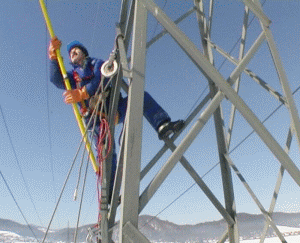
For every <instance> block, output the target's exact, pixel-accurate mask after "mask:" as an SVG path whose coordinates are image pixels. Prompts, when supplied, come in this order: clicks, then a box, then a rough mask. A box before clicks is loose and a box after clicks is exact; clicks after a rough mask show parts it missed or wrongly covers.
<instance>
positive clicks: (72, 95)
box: [63, 86, 90, 104]
mask: <svg viewBox="0 0 300 243" xmlns="http://www.w3.org/2000/svg"><path fill="white" fill-rule="evenodd" d="M63 96H64V97H65V99H64V102H65V103H66V104H73V103H78V102H81V101H83V100H87V99H88V98H90V96H89V94H88V92H87V91H86V88H85V86H84V87H83V88H81V89H72V90H67V91H65V92H64V93H63Z"/></svg>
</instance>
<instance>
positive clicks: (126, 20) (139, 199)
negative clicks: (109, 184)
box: [101, 0, 300, 243]
mask: <svg viewBox="0 0 300 243" xmlns="http://www.w3.org/2000/svg"><path fill="white" fill-rule="evenodd" d="M218 2H219V1H216V2H214V1H213V0H210V1H209V13H205V10H204V9H205V6H204V1H201V0H194V1H193V4H194V7H193V8H192V9H190V10H189V11H188V12H186V13H183V15H182V16H181V17H180V18H178V19H177V20H175V21H173V20H171V19H170V18H169V17H168V16H167V15H166V13H165V12H164V11H163V10H162V9H161V8H160V7H159V6H158V5H157V4H156V3H155V2H154V1H153V0H131V1H130V0H123V1H122V7H121V15H120V22H119V25H118V26H117V33H118V37H117V43H118V48H119V63H120V67H121V68H120V70H119V71H120V72H119V77H118V78H117V80H118V82H117V84H118V85H117V88H116V90H117V92H116V93H118V90H119V88H120V87H121V86H122V87H123V89H124V90H126V91H127V92H128V96H129V99H128V110H127V116H126V122H125V128H124V133H123V137H122V143H121V149H120V154H119V158H118V168H117V173H116V180H115V186H114V192H113V197H112V203H111V206H110V207H107V205H106V206H105V201H103V203H104V205H103V207H102V211H101V213H102V222H101V235H102V242H103V243H108V242H112V240H111V234H112V233H111V232H112V230H111V229H112V228H113V227H114V225H115V220H116V209H117V207H120V208H121V216H120V229H119V242H135V243H136V242H150V241H149V240H148V239H147V238H146V237H145V236H144V235H143V234H142V233H141V232H140V231H139V229H138V217H139V214H140V213H141V212H142V210H143V209H144V208H145V206H146V205H147V204H148V203H150V202H151V198H152V197H153V195H154V194H155V193H156V191H157V190H158V188H159V187H160V186H161V185H162V183H163V182H164V181H165V180H166V178H167V177H168V175H169V174H170V173H171V172H172V169H173V168H174V167H175V165H176V164H177V163H178V162H180V163H181V165H182V166H183V167H184V169H185V170H186V171H187V172H188V174H189V175H190V176H191V177H192V178H193V180H194V181H195V183H196V184H197V185H198V186H199V188H200V189H201V190H202V191H203V192H204V194H205V195H206V196H207V198H208V199H209V200H210V201H211V203H212V204H213V205H214V206H215V208H216V209H217V210H218V211H219V213H220V214H221V215H222V216H223V218H224V220H225V221H226V222H227V224H228V229H227V231H226V232H224V234H223V236H222V237H221V238H220V239H219V242H225V240H226V239H229V242H231V243H233V242H239V232H238V225H237V219H236V206H235V193H238V192H236V191H234V188H233V180H232V172H234V173H236V175H237V177H238V178H239V179H240V180H241V182H242V184H243V185H244V186H245V188H246V190H247V191H248V193H249V195H250V196H251V197H252V199H253V201H254V203H255V204H256V205H257V206H258V208H259V209H260V211H261V213H262V215H263V216H264V217H265V221H266V224H265V227H264V229H263V235H262V237H261V242H263V241H264V238H265V235H266V232H267V230H268V228H269V227H272V228H273V229H274V231H275V232H276V234H277V236H278V237H279V238H280V240H281V241H282V242H286V241H285V239H284V236H283V235H282V234H281V233H280V231H279V230H278V228H277V226H276V224H275V223H274V221H273V220H272V213H273V211H274V207H275V204H276V199H277V195H278V193H279V189H280V185H281V182H282V179H283V174H284V172H285V171H286V172H287V173H289V174H290V176H291V177H292V179H293V180H294V181H295V183H296V184H298V186H300V170H299V168H298V167H297V166H296V164H295V163H294V161H293V160H292V159H291V158H290V156H289V155H288V152H289V149H290V146H291V141H292V137H293V136H294V137H295V138H296V140H297V142H298V145H300V121H299V115H298V111H297V108H296V105H295V102H294V99H293V94H292V92H291V89H290V86H289V83H288V80H287V77H286V74H285V71H284V68H283V65H282V63H281V61H280V57H279V53H278V51H277V49H276V46H275V42H274V39H273V36H272V33H271V30H270V28H269V27H270V24H271V21H270V20H269V19H268V17H267V16H266V15H265V13H264V11H263V9H262V6H261V4H260V2H259V0H243V3H244V5H245V7H244V22H243V28H242V31H241V33H242V34H241V37H240V38H241V40H242V41H241V42H240V43H241V44H240V50H239V56H238V59H236V58H234V57H232V56H231V55H230V54H229V53H227V52H226V51H224V50H222V49H221V48H220V47H219V46H218V45H217V44H216V43H214V40H213V39H211V29H212V20H213V12H214V5H217V4H218ZM250 12H252V14H254V16H255V18H256V19H257V20H258V21H259V22H260V25H261V30H260V31H261V33H260V34H259V35H258V38H257V39H256V40H255V41H254V42H253V43H252V44H251V45H250V48H248V49H246V45H245V43H246V39H247V38H246V37H247V26H248V19H249V13H250ZM148 14H151V15H153V16H154V18H156V20H157V21H158V22H159V23H160V24H161V25H162V26H163V27H164V31H163V32H161V33H160V34H158V35H157V36H156V37H154V38H153V39H152V40H151V41H149V42H148V43H147V31H146V30H147V15H148ZM191 14H196V16H197V21H198V26H199V32H200V36H201V43H202V49H203V51H200V50H199V49H198V48H197V47H196V45H195V44H194V43H193V42H192V41H191V40H190V39H189V38H188V37H187V36H186V35H185V33H184V32H183V31H182V30H181V29H180V28H179V27H178V26H177V24H178V23H179V22H181V21H184V20H185V18H186V17H188V16H190V15H191ZM167 34H168V35H170V36H171V37H172V38H173V40H174V41H175V42H176V43H177V44H178V46H179V47H180V48H181V49H182V50H183V51H184V53H186V55H187V57H188V58H189V59H190V60H191V61H192V63H193V64H194V65H195V67H196V68H197V69H198V70H199V71H200V72H201V73H202V74H203V76H204V77H205V78H206V79H207V82H208V85H209V90H210V92H209V94H208V95H207V96H206V97H204V98H203V99H202V100H201V102H200V104H199V105H198V106H197V107H196V108H195V109H194V110H193V112H192V113H191V114H190V115H189V117H188V118H187V119H186V123H185V128H186V127H188V125H189V124H191V126H190V128H189V130H188V131H187V132H186V135H185V137H184V138H182V139H181V141H179V142H178V145H177V146H176V145H175V144H174V141H175V139H177V138H178V137H179V135H180V133H181V132H180V133H179V134H175V135H174V136H172V137H171V138H167V139H165V140H164V146H163V147H162V148H161V150H160V151H159V152H158V153H157V154H156V156H155V157H154V158H153V159H152V160H151V161H150V162H149V163H148V164H147V165H146V166H145V167H144V168H143V169H142V170H141V147H142V146H141V144H142V118H143V114H142V111H143V96H144V81H145V64H146V50H147V49H148V48H150V46H151V45H152V44H153V43H154V42H156V41H158V40H159V39H160V38H161V37H162V36H164V35H167ZM262 43H267V45H268V47H269V50H270V54H271V56H272V58H273V61H274V66H275V69H276V72H277V74H278V76H279V81H280V84H281V88H282V90H283V94H282V95H281V94H280V93H279V92H277V91H276V90H275V89H273V88H272V87H271V86H270V85H269V84H267V83H266V82H265V81H263V80H262V79H261V78H259V77H258V76H257V75H256V74H255V73H254V72H252V71H250V70H249V69H247V68H246V67H247V65H248V64H249V62H250V61H251V59H252V58H253V57H254V55H255V54H256V53H257V52H258V51H259V49H260V47H261V45H262ZM157 44H159V42H158V43H157ZM130 45H131V46H130ZM248 45H249V43H248ZM128 50H131V53H129V52H128ZM213 51H215V52H217V53H219V54H220V55H222V56H224V57H225V58H226V59H227V61H229V62H231V63H233V64H234V65H235V66H236V67H235V68H234V70H233V71H232V73H231V74H230V75H229V77H228V78H227V79H224V77H223V75H221V73H220V72H219V71H218V70H217V69H216V67H215V66H214V52H213ZM129 62H130V63H129ZM242 73H244V74H246V75H248V76H250V77H251V78H252V79H253V81H255V82H257V83H258V85H260V87H261V88H263V89H264V90H266V91H267V92H268V93H269V94H271V95H272V96H274V97H275V99H276V100H278V101H280V102H281V104H282V105H283V106H284V107H285V109H286V110H287V111H288V113H289V115H290V130H289V134H288V135H287V140H286V147H285V148H282V147H281V146H280V144H279V142H278V141H276V139H275V138H274V137H273V136H272V135H271V133H270V132H269V131H268V129H267V128H266V127H265V125H264V124H263V122H262V121H260V119H258V117H257V115H256V114H255V112H254V111H252V110H251V109H250V107H249V106H248V105H247V104H246V102H245V101H244V100H243V98H242V97H240V96H239V95H238V92H239V86H240V82H241V74H242ZM122 76H123V77H124V78H127V79H128V83H129V84H130V85H129V87H127V85H126V83H125V82H124V81H122V78H121V77H122ZM122 82H123V83H122ZM224 99H227V101H228V102H230V103H231V115H230V122H229V124H228V127H229V129H228V131H226V129H225V126H224V119H223V115H222V105H221V102H222V101H223V100H224ZM236 111H239V113H240V114H242V116H243V117H244V118H245V120H246V121H247V122H248V124H249V125H250V126H251V127H252V128H253V130H254V132H255V133H256V134H257V135H258V137H259V138H260V139H261V141H263V143H264V144H265V145H266V146H267V147H268V148H269V150H270V151H271V153H272V154H273V155H274V156H275V157H276V159H277V160H278V162H279V163H280V164H281V168H280V170H279V174H278V179H277V183H276V185H275V190H274V197H273V199H272V201H271V205H270V208H269V209H265V208H264V207H263V205H262V204H261V202H260V201H259V199H258V198H257V197H256V195H255V193H254V192H253V190H252V189H251V188H250V186H249V184H248V183H247V182H246V180H245V178H244V177H243V176H242V174H241V172H240V171H239V169H238V168H237V166H236V165H235V163H234V161H233V159H232V158H231V157H230V155H229V147H230V143H231V138H232V130H233V127H234V121H235V113H236ZM196 117H198V118H196ZM210 118H213V120H214V124H215V133H216V138H217V151H215V153H216V154H218V155H219V161H220V169H221V177H222V183H223V193H224V202H225V205H223V204H222V203H221V202H220V201H219V200H218V199H217V197H216V196H215V195H214V193H213V192H212V191H211V190H210V188H209V187H208V186H207V185H206V183H205V182H204V181H203V179H202V178H201V176H200V175H199V174H198V173H197V171H196V170H195V169H194V168H193V166H192V165H191V163H189V161H188V160H187V158H185V157H184V153H185V152H186V151H187V150H188V149H189V147H190V146H191V144H192V143H193V142H194V141H195V139H196V137H197V136H198V135H199V134H200V133H201V131H202V130H203V128H204V127H205V125H206V124H207V121H208V120H209V119H210ZM111 124H112V123H111ZM167 150H170V151H172V154H171V155H170V157H169V158H168V159H167V160H166V161H165V162H164V164H163V166H162V167H161V169H160V170H159V172H158V173H157V174H156V175H155V176H154V178H153V179H152V181H151V182H150V183H149V185H148V186H146V188H145V189H144V191H142V192H141V194H140V181H141V179H143V177H144V176H145V175H146V174H147V173H148V172H149V171H150V170H151V168H152V167H153V166H154V165H155V164H156V162H157V161H158V160H159V159H160V158H161V157H162V155H163V154H164V153H165V152H166V151H167ZM103 188H104V189H105V185H104V186H103ZM104 189H103V190H104ZM120 192H121V197H120V198H121V200H119V194H120ZM119 202H120V205H119Z"/></svg>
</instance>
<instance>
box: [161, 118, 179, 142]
mask: <svg viewBox="0 0 300 243" xmlns="http://www.w3.org/2000/svg"><path fill="white" fill-rule="evenodd" d="M183 126H184V121H183V120H178V121H174V122H171V121H170V122H166V123H164V124H162V125H160V126H159V128H158V138H159V139H160V140H164V139H166V138H167V137H169V136H170V135H171V134H172V133H176V132H179V131H180V130H181V129H182V128H183Z"/></svg>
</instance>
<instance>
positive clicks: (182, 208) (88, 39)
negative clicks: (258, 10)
mask: <svg viewBox="0 0 300 243" xmlns="http://www.w3.org/2000/svg"><path fill="white" fill-rule="evenodd" d="M192 2H193V1H167V2H165V0H161V1H157V3H158V5H159V6H161V7H163V6H165V7H164V10H165V11H166V13H167V14H168V15H169V16H170V17H171V18H172V19H173V20H175V19H176V18H178V17H179V16H180V15H181V14H183V13H185V12H186V11H187V10H189V9H190V8H191V7H192ZM207 2H208V1H205V3H206V5H207ZM216 2H217V6H216V7H215V16H216V18H215V19H214V21H213V27H212V41H213V42H215V43H217V45H219V46H220V47H221V48H223V49H224V50H225V51H227V52H229V51H230V50H231V48H232V46H233V45H234V44H235V43H236V41H237V40H238V38H239V37H240V33H241V26H242V19H243V8H244V7H243V6H244V5H243V3H242V2H241V1H233V0H232V1H225V0H224V1H216ZM0 7H1V8H0V16H1V17H0V21H1V22H0V33H1V35H0V41H1V42H0V43H1V45H0V51H1V54H2V56H1V58H0V65H1V68H0V72H1V77H2V78H1V85H0V93H1V95H0V105H1V109H2V113H3V114H4V119H5V120H4V119H3V116H2V114H1V118H0V134H1V143H0V144H1V152H0V163H1V172H2V173H3V175H4V177H5V179H6V180H7V182H8V184H9V186H10V189H11V190H12V192H13V193H14V196H15V198H16V200H17V202H18V204H19V205H20V207H21V209H22V211H23V213H24V215H25V216H26V218H27V220H28V221H29V223H32V224H38V225H41V224H42V225H43V226H47V224H48V222H49V220H50V217H51V214H52V212H53V209H54V207H55V201H56V200H57V197H58V195H59V192H60V190H61V188H62V185H63V183H64V180H65V177H66V175H67V172H68V170H69V167H70V164H71V162H72V160H73V157H74V155H75V153H76V150H77V148H78V145H79V143H80V133H79V129H78V128H77V124H76V121H75V118H74V115H73V112H72V109H71V107H70V106H68V105H65V104H64V103H63V99H62V91H61V90H58V89H56V88H55V87H54V86H53V85H52V84H50V83H49V78H48V74H49V73H48V67H49V63H48V59H47V48H48V43H49V34H48V32H47V29H46V26H45V23H44V19H43V16H42V13H41V10H40V6H39V3H38V1H35V0H19V1H10V2H5V1H3V2H1V4H0ZM47 7H48V11H49V15H50V17H51V21H52V24H53V28H54V31H55V33H56V35H57V36H58V37H59V38H60V39H61V40H62V42H63V46H62V49H61V50H62V55H63V56H64V60H65V64H66V67H67V68H70V66H69V64H68V57H67V51H66V45H67V44H68V43H69V42H71V41H73V40H74V39H76V40H79V41H81V42H82V43H84V44H85V45H86V47H87V48H88V50H89V53H90V56H92V57H99V58H102V59H104V60H105V59H107V58H108V57H109V54H110V52H111V51H112V49H113V47H114V38H115V34H116V33H115V23H116V22H117V21H118V18H119V12H120V3H119V2H118V1H106V0H101V1H97V0H90V1H63V0H56V1H47ZM299 9H300V2H299V1H296V0H294V1H292V0H291V1H266V3H265V4H264V11H265V12H266V14H267V16H268V17H269V18H270V19H271V20H272V24H271V27H270V28H271V30H272V33H273V35H274V38H275V41H276V44H277V48H278V50H279V53H280V55H281V58H282V62H283V65H284V67H285V70H286V74H287V77H288V79H289V82H290V86H291V89H292V90H295V89H296V88H297V87H298V86H299V76H300V71H299V70H300V67H299V33H300V32H299V29H300V28H299ZM252 16H253V15H252V14H251V15H250V19H252ZM148 20H149V23H148V39H149V40H150V39H151V38H152V37H153V36H155V34H157V33H159V32H160V31H161V29H162V28H161V27H160V25H157V24H156V21H155V20H154V18H153V17H152V16H151V15H149V18H148ZM179 26H180V28H181V29H182V30H183V31H184V32H185V33H186V34H187V36H188V37H189V38H190V39H191V40H192V41H193V42H194V43H196V45H197V46H198V47H199V49H201V46H200V38H199V31H198V29H197V22H196V19H195V14H192V15H191V16H190V17H189V18H187V19H186V20H185V21H183V22H182V23H180V24H179ZM260 32H261V28H260V26H259V24H258V22H257V20H255V21H253V23H252V24H251V26H250V28H249V32H248V40H247V48H249V47H250V46H251V44H252V43H253V41H254V40H255V39H256V38H257V36H258V35H259V33H260ZM237 50H238V48H237V49H235V50H234V51H233V52H232V55H233V56H234V57H237V56H238V51H237ZM222 62H223V58H221V57H220V56H219V55H218V54H217V53H215V64H216V67H217V68H219V67H220V65H221V63H222ZM233 68H234V66H233V65H232V64H230V63H229V62H226V63H225V64H224V65H223V66H222V68H221V69H220V71H221V73H222V75H223V76H224V78H227V77H228V75H230V73H231V72H232V70H233ZM248 68H249V69H251V70H252V71H254V72H255V73H257V74H258V75H259V76H260V77H261V78H262V79H263V80H264V81H266V82H267V83H268V84H270V85H271V86H272V87H273V88H274V89H276V90H277V91H278V92H280V93H282V91H281V87H280V85H279V82H278V78H277V74H276V72H275V69H274V66H273V64H272V59H271V56H270V54H269V50H268V47H267V45H266V44H263V45H262V47H261V49H260V51H259V52H258V53H257V55H256V56H255V58H254V59H253V60H252V61H251V62H250V64H249V66H248ZM242 78H243V82H242V85H241V90H240V95H241V96H242V97H243V98H244V100H245V101H246V103H247V104H248V105H249V106H250V107H251V108H252V109H253V111H254V112H255V113H256V115H257V116H258V117H259V118H260V119H261V120H263V119H265V118H266V117H267V116H268V115H269V114H270V113H271V112H272V111H273V110H274V109H275V108H276V107H277V106H278V105H279V103H278V101H277V100H275V99H274V98H273V97H272V96H270V95H269V94H268V93H267V92H265V91H264V90H262V89H261V88H260V87H258V86H257V85H256V84H255V83H254V82H253V81H252V80H251V79H249V78H248V77H247V76H246V75H243V77H242ZM206 87H207V82H206V80H205V79H204V77H203V76H202V75H201V74H200V73H199V71H198V70H197V69H196V68H195V67H194V66H193V64H192V63H191V61H190V60H189V59H188V58H187V57H185V55H184V53H183V52H182V50H181V49H180V48H179V47H178V46H177V45H176V43H175V42H174V41H173V40H172V39H171V38H170V37H169V36H165V37H163V38H162V39H161V40H160V41H159V42H157V43H155V44H154V45H153V46H152V47H151V48H150V49H149V50H148V52H147V64H146V86H145V89H146V90H147V91H148V92H149V93H151V94H152V95H153V97H154V98H155V99H156V100H157V101H158V102H159V103H160V104H161V105H162V106H163V107H164V108H165V109H166V111H167V112H168V113H169V114H170V116H171V117H172V119H173V120H175V119H185V118H186V117H187V115H188V114H189V112H190V110H191V108H192V107H193V105H194V104H195V102H196V101H197V99H198V98H199V96H200V94H201V93H202V92H203V91H204V90H205V89H206ZM206 94H207V90H206V91H205V95H206ZM203 97H204V96H202V98H203ZM295 102H296V105H297V107H298V109H299V94H298V93H297V94H295ZM222 105H223V106H224V119H225V122H228V113H229V110H230V109H229V107H230V106H229V102H228V101H226V100H224V101H223V102H222ZM288 124H289V118H288V112H287V111H286V109H283V108H282V109H280V110H279V111H278V112H276V114H274V115H273V116H272V117H271V118H270V119H269V120H268V121H267V122H266V123H265V125H266V126H267V128H268V129H269V130H270V132H271V133H272V135H273V136H274V137H275V138H276V139H277V140H278V141H279V143H280V144H281V145H282V146H284V144H285V140H286V136H287V129H288ZM213 127H214V124H213V121H212V119H210V120H209V122H208V123H207V125H206V126H205V128H204V129H203V131H202V133H201V134H200V135H199V136H198V137H197V139H196V141H195V142H194V143H193V145H192V146H191V147H190V149H189V150H188V151H187V152H186V153H185V156H186V158H187V159H188V160H189V162H190V163H191V164H192V165H193V166H194V168H195V169H196V170H197V171H198V173H199V174H200V175H204V174H205V173H206V172H207V171H209V170H210V169H211V168H212V167H213V166H214V165H215V164H216V163H218V156H217V152H216V151H217V150H216V149H217V144H216V138H215V133H214V129H213ZM189 128H190V127H188V128H187V130H188V129H189ZM143 129H144V130H143V135H144V136H143V150H142V167H144V166H145V165H146V164H147V162H148V161H149V160H151V158H152V157H153V156H154V155H155V154H156V152H157V151H158V150H159V149H160V148H161V147H162V145H163V143H162V142H161V141H159V140H158V139H157V135H156V133H155V132H154V130H153V129H152V128H151V127H150V126H149V124H148V123H147V122H146V121H144V128H143ZM7 130H8V131H9V133H7ZM119 130H120V128H119ZM119 130H117V133H118V132H119ZM251 131H252V129H251V127H250V126H249V125H248V124H247V123H246V122H245V120H244V119H243V118H242V117H241V115H240V114H239V113H238V114H237V118H236V127H235V130H234V133H233V138H232V144H231V149H232V148H234V147H235V146H236V145H237V144H239V143H240V141H242V140H243V139H244V138H245V137H246V136H247V135H248V134H249V133H250V132H251ZM185 134H186V132H183V135H182V136H180V137H179V141H180V140H181V139H182V137H183V136H184V135H185ZM117 136H118V135H117ZM10 141H12V143H13V147H12V144H11V142H10ZM178 143H179V142H178V141H176V144H178ZM168 156H170V152H167V153H166V155H165V156H164V157H163V158H162V160H161V161H160V162H159V163H158V164H157V166H155V168H153V170H152V171H151V172H150V173H149V175H147V176H146V177H145V178H144V180H143V181H142V184H141V191H142V190H143V189H144V188H145V187H146V185H147V183H149V181H150V180H151V179H152V178H153V176H154V175H155V174H156V173H157V171H158V169H159V168H160V167H161V165H162V164H163V163H164V162H165V161H166V159H167V158H168ZM231 157H232V159H233V161H234V162H235V163H236V165H237V166H238V168H239V169H240V170H241V172H242V174H243V175H244V177H245V179H246V180H247V181H248V182H249V184H250V186H251V187H252V188H253V190H254V192H255V193H256V194H257V196H258V198H259V199H260V200H261V202H262V204H263V205H264V207H265V208H268V207H269V204H270V201H271V197H272V194H273V188H274V186H275V182H276V178H277V174H278V170H279V163H278V161H276V159H275V158H274V156H273V155H272V154H271V153H270V152H269V150H268V148H267V147H266V146H265V145H263V144H262V142H261V141H260V139H259V138H258V137H257V136H256V135H252V136H251V137H250V138H249V139H248V140H247V141H246V142H244V143H243V144H242V145H241V146H240V147H239V148H238V149H236V150H235V151H234V152H232V154H231ZM291 158H292V159H293V160H294V162H295V163H296V165H297V166H298V167H300V164H299V146H298V145H297V143H296V141H293V144H292V148H291ZM19 167H20V168H21V169H22V172H23V175H24V178H25V181H26V184H27V187H28V191H29V192H30V194H31V196H32V199H33V202H34V204H35V206H36V209H37V212H38V215H37V214H36V212H35V210H34V206H33V204H32V202H31V200H30V198H29V195H28V193H27V190H26V185H24V182H23V179H22V175H21V173H20V170H19ZM78 169H79V163H77V166H76V168H75V171H74V172H73V174H72V175H71V178H70V182H69V183H68V185H67V189H66V193H65V194H64V195H63V198H62V202H61V204H60V207H59V210H58V213H57V215H56V217H55V219H54V222H53V227H54V228H56V227H66V226H67V224H68V221H69V222H70V226H72V227H73V226H75V224H76V220H77V212H78V207H79V201H77V202H74V201H73V192H74V189H75V187H76V181H77V177H78ZM204 181H205V182H206V183H207V185H208V186H209V187H210V188H211V190H212V191H213V192H214V193H215V195H216V196H217V197H218V199H219V200H220V201H221V202H222V203H223V201H224V199H223V194H222V184H221V176H220V167H219V166H217V167H216V168H215V169H214V170H212V171H211V172H210V173H209V174H208V175H206V176H205V177H204ZM233 181H234V188H235V197H236V204H237V211H238V212H249V213H260V211H259V210H258V208H257V207H256V205H255V204H254V203H253V202H252V200H251V198H250V197H249V196H248V194H247V192H246V191H245V189H244V188H243V186H242V185H241V183H240V181H239V180H238V179H237V177H236V176H235V175H233ZM192 184H193V180H192V179H191V178H190V177H189V176H188V174H187V173H186V172H185V171H184V169H183V168H182V166H181V165H179V164H178V165H177V166H176V167H175V168H174V170H173V171H172V173H171V175H170V176H169V177H168V179H167V180H166V181H165V183H164V184H163V186H162V187H161V188H160V189H159V191H158V192H157V193H156V194H155V196H154V197H153V200H152V201H151V202H150V203H149V205H147V206H146V207H145V209H144V211H143V212H142V214H150V215H157V214H158V213H159V212H160V211H162V210H163V209H164V208H165V207H167V206H168V205H169V204H170V203H171V202H172V201H173V200H175V199H176V198H177V197H178V196H179V195H180V194H182V193H183V192H184V191H185V190H187V189H188V188H189V187H190V186H191V185H192ZM0 188H1V189H0V190H1V196H0V197H1V208H0V218H6V219H12V220H15V221H18V222H21V223H25V222H24V220H23V218H22V215H21V214H20V212H19V211H18V209H17V207H16V205H15V203H14V201H13V199H12V198H11V195H10V194H9V192H8V190H7V188H6V186H5V184H4V182H3V180H2V179H1V182H0ZM299 192H300V191H299V187H298V186H297V185H296V183H294V181H293V180H292V179H291V177H290V176H289V175H288V174H287V173H286V174H285V176H284V181H283V185H282V191H281V192H280V194H279V197H278V204H277V206H276V211H284V212H296V211H299V206H300V205H299V199H300V198H299V195H300V194H299ZM158 217H160V218H162V219H166V220H169V221H172V222H175V223H179V224H195V223H198V222H203V221H210V220H217V219H220V218H221V215H220V214H219V213H218V212H217V210H216V209H215V208H214V207H213V205H212V204H211V203H210V202H209V200H208V199H207V198H206V196H205V195H204V194H203V193H202V191H201V190H200V189H199V188H198V187H197V186H193V187H192V188H191V189H190V190H189V191H188V192H187V193H185V194H184V195H183V196H182V197H180V199H178V200H177V201H176V202H175V203H174V204H172V205H171V206H170V207H168V208H167V209H166V210H165V211H163V212H162V213H161V214H159V215H158ZM96 220H97V200H96V178H95V175H94V173H93V171H92V168H91V167H90V169H89V172H88V180H87V189H86V192H85V199H84V208H83V213H82V217H81V224H86V223H94V222H96Z"/></svg>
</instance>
